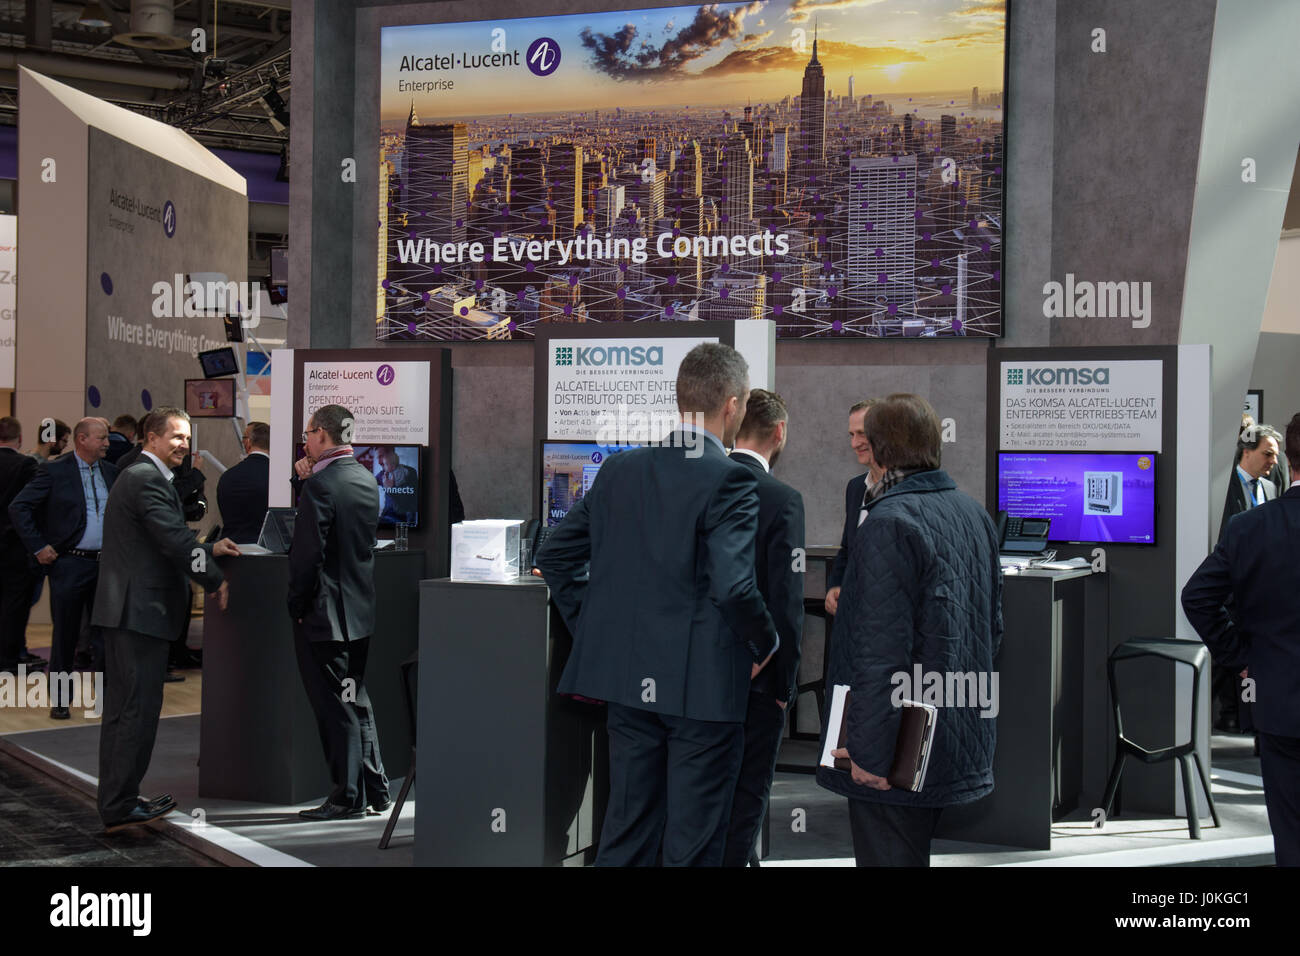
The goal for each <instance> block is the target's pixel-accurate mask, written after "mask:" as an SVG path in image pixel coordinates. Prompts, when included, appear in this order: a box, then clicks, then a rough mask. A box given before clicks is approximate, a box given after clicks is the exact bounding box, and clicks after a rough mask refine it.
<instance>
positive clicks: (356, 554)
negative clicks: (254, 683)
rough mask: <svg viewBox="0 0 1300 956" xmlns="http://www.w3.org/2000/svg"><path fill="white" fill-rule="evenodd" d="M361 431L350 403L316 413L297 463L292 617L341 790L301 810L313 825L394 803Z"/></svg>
mask: <svg viewBox="0 0 1300 956" xmlns="http://www.w3.org/2000/svg"><path fill="white" fill-rule="evenodd" d="M353 424H354V423H353V419H352V413H351V412H349V411H348V410H347V409H346V408H343V407H342V406H339V405H326V406H324V407H323V408H320V409H318V410H317V411H316V413H315V414H314V415H312V417H311V421H310V422H309V423H308V427H307V430H306V431H305V432H303V435H302V440H303V443H304V444H305V445H306V446H307V448H306V451H307V455H306V457H305V458H303V459H301V460H300V461H299V462H297V463H296V464H295V466H294V467H295V470H296V471H297V472H298V475H299V477H301V478H303V479H304V481H303V483H302V488H301V492H300V494H299V497H298V517H297V520H296V521H295V523H294V532H293V544H292V545H291V546H290V548H289V616H290V618H291V619H292V620H293V632H294V649H295V652H296V653H297V657H298V671H299V673H300V674H301V675H302V683H303V687H304V689H305V690H306V691H307V697H308V699H309V700H310V701H311V706H312V710H313V711H314V712H315V714H316V723H317V727H318V729H319V731H320V737H321V744H322V746H323V747H324V748H325V761H326V763H327V764H328V765H329V769H330V780H331V782H332V783H333V789H332V790H331V791H330V794H329V797H328V798H327V799H326V800H325V802H324V803H322V804H321V805H320V806H319V807H315V808H313V809H311V810H303V811H301V812H300V813H299V816H301V817H303V818H304V819H307V820H341V819H345V818H348V817H356V816H361V815H363V814H364V813H365V812H366V810H367V807H368V808H369V809H370V810H371V812H375V813H382V812H384V811H385V810H387V809H388V808H389V807H390V806H391V804H392V801H391V800H390V799H389V796H388V777H387V776H385V774H384V763H383V760H382V759H381V757H380V754H379V737H378V734H377V733H376V731H375V719H374V712H373V710H372V708H371V705H370V695H369V693H367V691H366V687H365V683H364V681H365V671H366V658H367V655H368V653H369V649H370V637H371V635H372V634H373V633H374V629H375V583H374V556H373V554H372V551H371V549H372V547H373V546H374V543H375V529H376V527H377V525H378V518H379V488H378V486H377V485H376V484H375V479H374V476H373V475H372V474H371V473H370V469H368V468H366V467H365V466H364V465H362V464H360V463H359V462H358V461H357V460H356V458H354V457H353V455H352V445H351V439H352V427H353ZM308 461H310V462H311V464H310V465H306V466H304V465H303V463H304V462H308ZM308 478H309V479H310V480H306V479H308Z"/></svg>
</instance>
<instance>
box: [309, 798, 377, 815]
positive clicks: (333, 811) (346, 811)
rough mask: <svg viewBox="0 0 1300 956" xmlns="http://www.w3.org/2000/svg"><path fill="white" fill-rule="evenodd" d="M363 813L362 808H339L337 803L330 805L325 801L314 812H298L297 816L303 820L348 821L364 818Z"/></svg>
mask: <svg viewBox="0 0 1300 956" xmlns="http://www.w3.org/2000/svg"><path fill="white" fill-rule="evenodd" d="M365 813H366V811H365V809H364V808H362V809H360V810H353V809H352V808H351V807H341V806H339V805H338V804H337V803H330V802H329V801H328V800H327V801H326V802H325V803H322V804H321V805H320V806H319V807H316V808H315V809H314V810H299V811H298V816H300V817H302V818H303V819H304V820H348V819H352V818H354V817H361V816H365Z"/></svg>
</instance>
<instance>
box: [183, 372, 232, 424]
mask: <svg viewBox="0 0 1300 956" xmlns="http://www.w3.org/2000/svg"><path fill="white" fill-rule="evenodd" d="M185 413H186V414H187V415H189V416H190V418H233V417H234V415H235V380H234V379H233V378H187V379H186V380H185Z"/></svg>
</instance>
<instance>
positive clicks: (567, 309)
mask: <svg viewBox="0 0 1300 956" xmlns="http://www.w3.org/2000/svg"><path fill="white" fill-rule="evenodd" d="M564 314H565V315H573V306H571V305H566V306H565V307H564Z"/></svg>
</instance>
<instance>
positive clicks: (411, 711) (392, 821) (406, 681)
mask: <svg viewBox="0 0 1300 956" xmlns="http://www.w3.org/2000/svg"><path fill="white" fill-rule="evenodd" d="M419 668H420V652H419V651H416V652H415V653H414V654H412V655H411V656H410V657H408V658H407V659H406V660H404V661H402V698H403V699H404V700H405V701H406V723H407V726H408V727H410V729H411V768H410V770H408V771H407V772H406V779H405V780H403V781H402V789H401V790H400V791H398V794H397V801H396V802H395V803H394V804H393V809H392V812H390V813H389V814H388V825H387V826H385V827H384V835H383V837H381V838H380V840H379V849H381V850H387V849H388V841H389V840H391V839H392V837H393V830H394V829H396V827H397V818H398V817H400V816H401V815H402V806H403V805H404V804H405V803H406V795H407V794H408V793H410V792H411V784H413V783H415V690H416V687H417V686H418V685H417V684H416V681H417V680H419Z"/></svg>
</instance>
